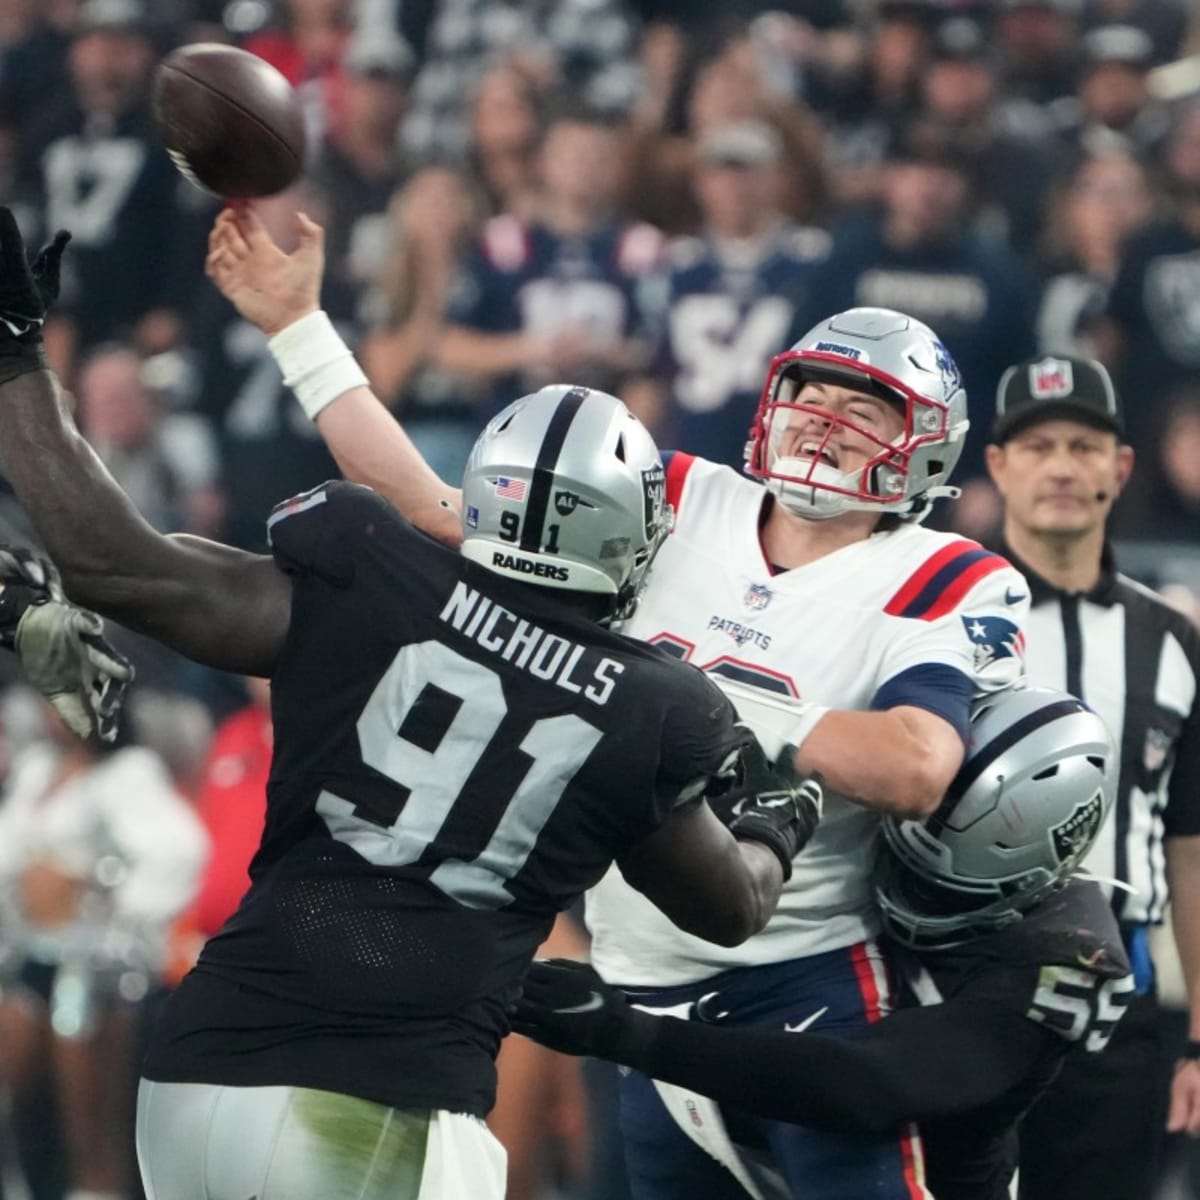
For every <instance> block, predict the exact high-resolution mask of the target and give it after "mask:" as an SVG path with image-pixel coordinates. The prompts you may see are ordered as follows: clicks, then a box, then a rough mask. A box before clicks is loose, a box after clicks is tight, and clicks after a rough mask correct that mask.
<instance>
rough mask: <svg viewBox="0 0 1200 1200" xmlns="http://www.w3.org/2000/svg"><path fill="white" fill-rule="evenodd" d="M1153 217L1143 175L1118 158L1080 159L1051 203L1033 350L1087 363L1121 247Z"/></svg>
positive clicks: (1124, 157) (1126, 157) (1137, 165)
mask: <svg viewBox="0 0 1200 1200" xmlns="http://www.w3.org/2000/svg"><path fill="white" fill-rule="evenodd" d="M1153 214H1154V196H1153V193H1152V192H1151V190H1150V183H1149V180H1148V179H1147V177H1146V171H1145V168H1144V167H1143V166H1142V165H1141V163H1140V162H1139V161H1138V160H1137V159H1136V158H1133V157H1131V156H1129V155H1127V154H1123V153H1119V152H1118V153H1107V154H1101V155H1096V156H1093V157H1087V158H1082V159H1080V160H1079V161H1078V162H1077V163H1076V165H1075V167H1074V169H1073V170H1072V171H1071V172H1070V173H1069V174H1068V175H1066V176H1065V177H1064V178H1063V179H1062V181H1061V182H1060V184H1059V186H1058V187H1057V188H1056V189H1055V192H1054V194H1053V196H1052V197H1051V203H1050V212H1049V219H1048V222H1047V229H1046V238H1045V242H1044V245H1043V253H1042V262H1043V263H1044V264H1045V265H1044V270H1045V272H1046V273H1047V277H1046V280H1045V283H1044V284H1043V285H1042V295H1041V301H1040V303H1039V306H1038V314H1037V342H1038V349H1039V350H1040V351H1042V352H1043V353H1045V354H1074V355H1079V356H1081V357H1084V358H1087V357H1090V356H1092V355H1093V353H1094V351H1095V344H1094V337H1093V332H1094V326H1095V324H1096V321H1097V319H1098V318H1099V316H1100V314H1101V313H1102V312H1103V311H1104V306H1105V303H1106V301H1107V299H1108V289H1109V288H1110V287H1111V286H1112V282H1113V280H1114V279H1115V278H1116V274H1117V267H1118V265H1119V264H1120V261H1121V252H1122V249H1123V247H1124V244H1125V241H1126V239H1127V238H1129V237H1130V236H1131V235H1132V234H1133V233H1135V232H1136V231H1137V230H1139V229H1141V228H1142V227H1143V226H1144V225H1145V224H1146V223H1147V222H1148V221H1149V220H1150V219H1151V217H1152V216H1153Z"/></svg>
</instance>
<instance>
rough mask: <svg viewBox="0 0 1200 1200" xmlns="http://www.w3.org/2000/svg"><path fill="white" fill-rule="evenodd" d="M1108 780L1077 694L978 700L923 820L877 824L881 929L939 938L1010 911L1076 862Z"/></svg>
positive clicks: (1100, 817) (1111, 766) (1106, 745)
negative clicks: (954, 770)
mask: <svg viewBox="0 0 1200 1200" xmlns="http://www.w3.org/2000/svg"><path fill="white" fill-rule="evenodd" d="M1116 787H1117V752H1116V747H1115V746H1114V745H1113V742H1112V738H1111V737H1110V736H1109V733H1108V730H1107V729H1106V727H1105V725H1104V722H1103V721H1102V720H1101V719H1100V718H1099V717H1098V716H1097V715H1096V714H1095V713H1094V712H1092V710H1091V709H1089V708H1088V707H1087V706H1086V705H1084V704H1083V703H1081V702H1080V701H1079V700H1076V699H1075V698H1074V697H1073V696H1069V695H1067V694H1066V693H1065V692H1058V691H1054V690H1052V689H1050V688H1019V689H1009V690H1005V691H1002V692H997V693H994V694H992V695H990V696H988V697H986V698H985V699H983V700H980V701H979V702H978V703H977V704H976V706H975V709H974V711H973V713H972V718H971V735H970V743H969V745H968V747H967V756H966V759H965V761H964V762H963V765H962V768H961V770H960V771H959V772H958V774H957V776H955V779H954V782H953V783H952V784H951V785H950V789H949V791H948V792H947V793H946V798H945V799H944V800H943V801H942V805H941V807H940V808H939V809H938V810H937V812H935V813H934V814H933V815H932V816H931V817H929V818H928V819H927V820H926V821H924V822H921V821H901V820H896V819H894V818H891V817H889V818H886V819H885V820H884V822H883V831H884V836H885V839H886V841H887V845H888V848H889V850H890V854H885V855H884V863H883V865H882V868H881V872H880V883H879V886H878V888H877V898H878V900H879V904H880V908H881V909H882V912H883V919H884V924H885V926H886V927H887V929H888V932H889V933H891V934H892V936H893V937H895V938H896V939H897V940H898V941H901V942H904V943H906V944H908V945H912V946H917V947H920V946H946V945H954V944H955V943H957V942H961V941H965V940H967V939H969V938H972V937H976V936H979V935H981V934H983V933H987V932H990V931H991V930H993V929H997V928H999V927H1000V926H1002V925H1005V924H1008V923H1009V922H1011V921H1014V920H1017V919H1018V918H1019V916H1020V914H1021V913H1022V912H1024V910H1025V909H1027V908H1029V907H1030V906H1032V905H1034V904H1036V903H1037V902H1038V901H1039V900H1041V899H1042V898H1043V897H1044V896H1046V895H1048V894H1049V893H1050V892H1051V891H1053V890H1055V889H1056V888H1058V887H1060V886H1062V884H1064V883H1065V882H1066V881H1067V879H1068V877H1069V876H1070V875H1071V873H1072V872H1073V871H1074V870H1075V869H1076V867H1078V865H1079V863H1080V862H1081V860H1082V859H1083V857H1084V855H1086V854H1087V852H1088V850H1089V849H1090V848H1091V845H1092V842H1093V841H1094V840H1095V837H1096V834H1097V832H1098V831H1099V829H1100V826H1101V825H1102V824H1103V822H1104V819H1105V817H1106V816H1107V815H1108V811H1109V809H1110V808H1111V807H1112V803H1113V798H1114V796H1115V795H1116Z"/></svg>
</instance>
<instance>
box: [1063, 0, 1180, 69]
mask: <svg viewBox="0 0 1200 1200" xmlns="http://www.w3.org/2000/svg"><path fill="white" fill-rule="evenodd" d="M1188 8H1189V5H1188V3H1187V0H1084V6H1083V27H1084V28H1085V29H1095V28H1097V27H1098V26H1101V25H1118V24H1119V25H1133V26H1135V27H1136V28H1138V29H1141V30H1142V31H1143V32H1145V33H1146V34H1147V35H1148V36H1149V38H1150V43H1151V46H1152V47H1153V61H1154V62H1155V63H1165V62H1170V61H1171V60H1172V59H1175V58H1177V57H1178V56H1179V55H1180V54H1181V53H1182V52H1183V43H1184V37H1185V35H1186V33H1187V13H1188Z"/></svg>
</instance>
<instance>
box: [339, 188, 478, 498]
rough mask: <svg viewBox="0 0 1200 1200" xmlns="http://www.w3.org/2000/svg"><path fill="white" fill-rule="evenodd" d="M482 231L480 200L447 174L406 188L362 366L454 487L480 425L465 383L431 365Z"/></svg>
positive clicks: (395, 212) (395, 211) (394, 218)
mask: <svg viewBox="0 0 1200 1200" xmlns="http://www.w3.org/2000/svg"><path fill="white" fill-rule="evenodd" d="M482 221H483V204H482V200H481V198H480V197H479V195H478V193H477V192H476V191H475V190H474V188H473V187H472V185H471V183H470V181H469V180H468V179H467V178H466V177H465V176H464V175H462V174H461V173H460V172H458V171H456V170H454V169H453V168H452V167H426V168H425V169H424V170H422V171H419V172H418V173H417V174H416V175H415V176H414V177H413V178H412V179H411V180H410V181H409V183H408V184H407V185H406V186H405V188H404V189H403V191H401V192H400V193H399V194H398V195H397V196H396V198H395V200H394V201H393V203H392V206H391V209H390V212H389V222H390V229H389V235H390V237H389V246H388V252H387V255H386V263H387V265H386V267H385V268H384V270H383V271H382V273H381V278H380V280H379V285H378V287H377V288H376V291H375V292H374V294H373V295H372V297H371V300H370V302H369V304H368V308H369V309H371V310H373V312H372V318H373V324H374V328H373V331H372V332H371V333H370V334H368V336H367V338H366V339H365V341H364V342H363V347H362V352H361V354H360V356H359V357H360V360H361V362H362V364H363V369H364V370H365V371H366V373H367V377H368V378H369V379H370V381H371V386H372V388H373V389H374V391H375V394H376V395H377V396H379V397H380V399H382V400H383V402H384V403H385V404H386V405H387V406H388V407H389V408H392V409H395V410H396V412H397V414H398V415H400V416H402V417H403V420H404V428H405V431H406V432H407V433H408V435H409V436H410V437H411V438H412V439H413V441H414V442H416V444H417V447H418V449H419V450H420V451H421V453H422V455H423V457H424V458H425V461H426V462H428V463H429V465H430V466H431V467H432V468H433V469H434V471H436V472H437V474H438V475H440V476H441V477H442V478H443V479H446V480H449V481H451V482H455V481H457V480H458V479H459V478H461V476H462V469H463V467H464V466H465V465H466V461H467V455H468V453H469V452H470V449H471V446H472V444H473V443H474V441H475V438H476V436H477V434H478V433H479V418H478V415H477V414H476V411H475V408H474V407H473V406H472V405H471V404H470V403H469V402H468V399H467V398H466V396H464V394H463V388H462V384H461V382H460V381H459V380H457V379H456V378H454V377H453V376H451V375H449V374H448V373H447V372H445V371H443V370H440V369H439V368H437V367H436V366H434V365H433V364H432V363H431V361H430V357H431V354H432V351H433V348H434V346H435V345H436V343H437V340H438V338H439V337H440V335H441V331H442V329H443V327H444V325H445V319H446V307H447V304H448V301H449V297H450V288H451V285H452V283H453V281H454V278H455V275H456V274H457V272H458V271H459V270H460V268H461V266H462V264H463V261H464V259H465V257H466V254H467V251H468V250H469V249H470V247H471V244H472V242H473V241H474V239H475V237H476V236H477V234H478V232H479V227H480V225H481V223H482Z"/></svg>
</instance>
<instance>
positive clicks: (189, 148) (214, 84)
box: [153, 42, 304, 200]
mask: <svg viewBox="0 0 1200 1200" xmlns="http://www.w3.org/2000/svg"><path fill="white" fill-rule="evenodd" d="M153 107H154V119H155V122H156V124H157V125H158V131H159V135H160V136H161V137H162V140H163V144H164V145H165V146H166V148H167V153H168V154H169V155H170V156H171V160H172V161H173V162H174V163H175V165H176V166H177V167H178V168H179V170H180V171H181V172H182V173H183V174H184V175H185V176H186V177H187V178H188V179H190V180H191V181H192V182H193V183H195V184H198V185H199V186H200V187H202V188H205V189H206V190H208V191H210V192H215V193H216V194H217V195H218V196H223V197H226V198H227V199H231V200H236V199H243V198H248V197H251V196H269V195H271V194H272V193H273V192H279V191H282V190H283V189H284V188H285V187H287V186H288V184H289V183H291V182H292V180H294V179H295V178H296V176H297V175H299V174H300V169H301V167H302V166H303V165H304V115H303V113H302V111H301V109H300V102H299V99H298V97H297V96H296V93H295V92H294V91H293V90H292V87H291V85H290V84H289V83H288V81H287V80H286V79H284V77H283V76H282V75H281V74H280V73H279V72H278V71H277V70H276V69H275V68H274V67H273V66H271V65H270V63H266V62H264V61H263V60H262V59H261V58H258V57H257V56H255V55H253V54H250V53H248V52H247V51H245V50H239V49H237V48H236V47H234V46H224V45H221V44H220V43H217V42H198V43H196V44H194V45H190V46H181V47H180V48H179V49H178V50H174V51H172V53H171V54H169V55H167V57H166V58H164V59H163V61H162V62H161V63H160V64H159V66H158V69H157V71H156V72H155V76H154V90H153Z"/></svg>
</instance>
